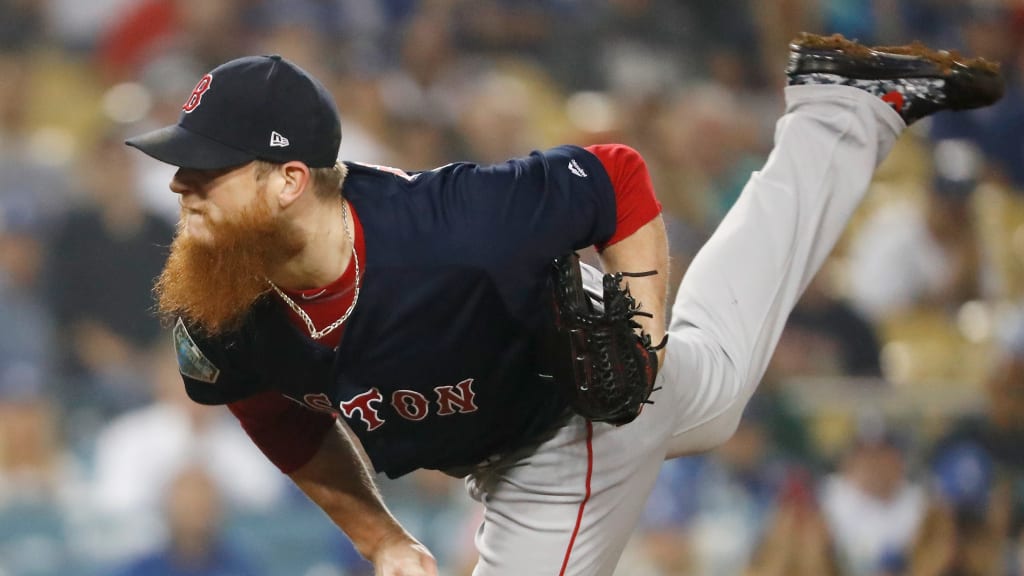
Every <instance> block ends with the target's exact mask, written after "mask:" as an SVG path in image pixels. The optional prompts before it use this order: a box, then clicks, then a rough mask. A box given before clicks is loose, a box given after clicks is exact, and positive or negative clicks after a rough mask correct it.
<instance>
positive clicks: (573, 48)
mask: <svg viewBox="0 0 1024 576" xmlns="http://www.w3.org/2000/svg"><path fill="white" fill-rule="evenodd" d="M802 30H807V31H814V32H820V33H831V32H841V33H843V34H845V35H847V36H848V37H854V38H857V39H859V40H861V41H864V42H868V43H873V44H895V43H905V42H907V41H910V40H913V39H920V40H922V41H925V42H927V43H930V44H933V45H936V46H941V47H948V48H956V49H962V50H964V51H966V52H969V53H971V54H977V55H982V56H986V57H989V58H991V59H995V60H999V61H1001V62H1003V66H1004V71H1005V74H1006V76H1007V79H1008V82H1009V92H1008V94H1007V96H1006V98H1005V99H1004V100H1003V101H1002V102H1001V103H1000V104H998V105H997V106H995V107H993V108H991V109H986V110H982V111H978V112H974V113H970V114H962V115H951V114H941V115H939V116H936V117H935V118H934V119H932V120H931V121H928V122H923V123H920V124H919V125H915V127H914V128H913V129H912V130H910V131H909V132H908V133H907V134H905V136H904V137H903V138H902V139H901V140H900V142H899V144H898V146H897V148H896V150H895V151H894V153H893V154H892V156H891V158H889V160H887V161H886V163H885V165H884V166H883V167H882V169H881V170H880V171H879V173H878V175H877V178H876V179H875V181H874V184H873V186H872V190H871V192H870V194H869V198H868V200H867V202H866V203H865V204H864V206H863V208H862V209H861V210H860V212H859V213H858V215H857V217H856V219H855V222H854V223H853V225H852V226H851V228H850V230H849V232H848V234H847V235H846V236H845V237H844V239H843V240H842V242H841V244H840V246H839V247H838V249H837V250H836V252H835V254H834V255H833V257H832V258H831V259H830V261H829V263H828V265H827V267H826V268H825V270H823V272H822V273H821V275H820V276H819V277H818V278H817V279H816V280H815V282H814V284H813V286H812V287H811V289H810V290H809V291H808V294H807V295H806V296H805V297H804V299H803V300H802V301H801V303H800V305H799V308H798V310H797V311H796V312H795V313H794V315H793V318H792V320H791V322H790V324H789V326H788V328H787V330H786V333H785V335H784V337H783V340H782V342H781V344H780V346H779V350H778V352H777V354H776V357H775V359H774V360H773V362H772V365H771V368H770V370H769V373H768V374H767V376H766V378H765V381H764V383H763V384H762V387H761V389H760V390H759V392H758V393H757V395H756V396H755V398H754V401H753V402H752V404H751V406H750V408H749V409H748V414H747V417H746V419H745V420H744V424H743V425H742V426H741V428H740V430H739V431H738V433H737V435H736V437H735V438H734V439H733V440H732V441H731V442H730V443H729V444H727V445H726V446H724V447H722V448H721V449H719V450H716V451H715V452H713V453H711V454H707V455H702V456H699V457H694V458H688V459H683V460H677V461H672V462H669V463H666V464H665V467H664V472H663V474H662V477H661V478H660V480H659V483H658V486H657V487H656V490H655V493H654V495H653V496H652V498H651V500H650V505H649V509H648V511H647V512H646V513H645V515H644V518H643V522H642V524H641V526H640V527H639V529H638V530H637V532H636V535H635V538H634V539H633V541H632V542H631V544H630V546H629V548H628V550H627V552H626V555H625V556H624V558H623V560H622V562H621V563H620V569H619V572H618V573H617V574H620V575H622V576H656V575H677V574H698V575H741V574H744V575H780V576H781V575H807V576H811V575H814V576H819V575H839V574H842V575H855V576H869V575H870V576H875V575H878V576H880V575H889V576H897V575H911V574H912V575H914V576H919V575H921V576H923V575H936V576H939V575H952V574H972V575H1017V576H1019V575H1021V574H1024V536H1022V534H1024V532H1022V525H1024V315H1022V314H1021V311H1022V308H1021V305H1022V304H1024V300H1022V298H1024V196H1022V192H1024V97H1022V92H1021V84H1020V78H1021V65H1022V63H1024V58H1022V57H1021V56H1022V55H1024V44H1022V38H1024V37H1022V32H1024V3H1022V2H1019V1H1015V0H1005V1H1003V0H990V1H972V0H769V1H762V2H757V1H754V0H716V1H714V2H710V1H704V0H699V1H698V0H693V1H684V0H590V1H588V0H472V1H470V0H378V1H374V0H92V1H90V2H84V1H81V0H0V150H2V154H0V575H3V576H43V575H56V574H75V575H86V576H93V575H106V574H119V575H120V574H123V575H143V574H147V575H149V574H160V575H164V574H189V575H214V574H216V575H228V574H237V575H265V576H273V575H300V576H331V575H334V576H339V575H361V574H369V573H371V572H370V571H368V568H367V565H366V564H365V563H363V562H361V561H360V560H359V558H358V557H357V556H356V555H355V554H354V553H353V551H352V549H351V547H350V546H349V545H348V544H347V542H346V541H345V538H344V537H343V536H342V535H341V534H340V533H339V532H337V531H336V530H334V529H333V528H332V527H331V526H330V525H329V524H328V522H327V521H326V519H325V518H324V517H323V516H322V515H321V514H320V512H319V511H318V510H317V509H315V508H314V507H313V506H312V505H310V504H309V503H308V502H307V501H306V500H305V499H304V498H303V497H302V496H301V495H299V494H298V493H297V491H296V490H295V489H293V488H292V487H290V486H289V485H288V483H287V479H286V478H285V477H283V476H282V475H281V474H280V473H279V472H277V470H276V469H274V468H273V467H271V466H270V465H269V464H267V463H266V462H264V461H263V458H262V456H261V455H260V454H259V453H258V452H257V451H256V450H255V449H254V448H253V447H252V446H251V445H250V444H249V441H248V439H247V438H246V437H245V435H244V433H243V432H241V430H240V428H239V427H238V426H237V424H236V423H235V421H234V420H233V419H232V417H231V416H230V414H228V413H227V412H226V411H222V410H217V409H209V408H201V407H198V406H194V405H191V404H190V403H189V402H188V401H187V399H185V398H184V397H183V392H182V390H181V385H180V381H179V380H178V377H177V373H176V365H175V361H174V357H173V352H172V347H171V345H170V343H169V342H168V338H167V334H166V332H165V331H164V330H163V329H162V328H161V327H160V326H159V324H158V323H157V322H156V321H155V320H154V318H153V317H152V315H151V314H150V312H149V309H150V306H151V301H150V286H151V282H152V279H153V277H154V276H155V274H156V273H157V272H158V270H159V269H160V268H161V266H162V264H163V259H164V257H165V249H166V246H167V245H168V244H169V242H170V238H171V235H172V233H173V226H174V222H175V220H176V208H177V204H176V198H175V197H174V195H173V194H171V193H170V192H169V191H168V189H167V182H168V180H169V178H170V175H171V173H172V172H171V170H170V169H169V168H168V167H166V166H161V165H159V164H157V163H156V162H155V161H151V160H149V159H147V158H144V157H142V156H141V155H140V154H135V153H130V152H129V151H128V150H127V149H126V148H125V147H124V146H123V145H122V144H121V142H122V140H123V138H124V137H125V135H126V134H132V133H137V132H140V131H142V130H145V129H147V128H149V127H153V126H156V125H163V124H166V123H170V122H172V121H174V119H175V118H176V117H177V114H178V111H179V109H180V106H181V103H182V102H183V101H184V100H185V98H186V97H187V96H188V94H189V92H190V90H191V89H192V86H193V85H194V84H195V82H196V80H197V79H198V78H199V77H200V76H201V75H202V74H203V73H205V72H206V71H207V70H209V69H210V68H212V67H213V66H215V65H216V64H219V63H221V62H223V61H225V60H227V59H230V58H233V57H236V56H240V55H243V54H249V53H279V54H282V55H284V56H286V57H287V58H289V59H292V60H293V61H295V62H297V63H298V64H300V65H301V66H303V67H305V68H306V69H308V70H310V71H311V72H313V73H314V74H316V75H317V76H318V77H319V78H321V79H322V80H323V81H324V82H325V83H326V84H328V85H329V87H330V88H331V90H332V91H333V92H334V94H335V96H336V98H337V101H338V104H339V108H340V110H341V112H342V116H343V125H344V128H343V129H344V140H343V142H342V153H341V156H342V158H343V159H347V160H358V161H363V162H370V163H377V164H384V165H393V166H400V167H402V168H405V169H426V168H430V167H434V166H438V165H441V164H445V163H448V162H450V161H454V160H469V161H477V162H495V161H502V160H504V159H506V158H508V157H511V156H515V155H521V154H525V153H528V152H529V151H530V150H531V149H535V148H543V147H547V146H552V145H556V144H561V143H575V144H590V143H595V142H602V141H620V142H625V143H628V144H630V145H632V146H634V147H636V148H637V149H639V150H640V151H641V152H642V153H643V154H644V156H645V157H646V159H647V160H648V162H649V166H650V169H651V171H652V174H653V176H654V179H655V183H656V187H657V190H658V194H659V197H660V199H661V202H662V203H663V204H664V207H665V210H666V212H665V214H666V218H667V220H668V222H669V228H670V234H671V242H672V246H671V248H672V257H673V265H674V270H673V274H674V275H675V277H676V278H678V277H679V276H680V275H681V274H682V273H683V272H684V271H685V269H686V265H687V263H688V262H689V261H690V259H691V257H692V256H693V254H694V252H695V251H696V250H697V248H698V247H699V246H700V245H701V243H702V242H703V240H704V239H706V238H707V236H708V234H709V233H710V232H711V231H712V230H713V229H714V227H715V225H716V224H717V222H718V221H719V219H720V218H721V216H722V215H723V213H724V211H725V210H727V209H728V207H729V206H730V204H731V202H732V201H733V200H734V199H735V197H736V195H737V194H738V192H739V190H740V189H741V187H742V185H743V183H744V182H745V180H746V178H747V176H748V175H749V173H750V172H751V170H754V169H757V167H758V166H759V165H760V163H762V162H763V161H764V159H765V157H766V154H767V152H768V151H769V150H770V146H771V137H772V129H773V123H774V121H775V119H776V118H777V117H778V116H779V114H780V113H781V111H782V102H781V94H782V86H783V85H784V76H783V74H782V69H783V67H784V65H785V58H786V45H787V42H788V40H789V39H790V38H791V37H793V36H794V35H795V34H796V33H798V32H799V31H802ZM381 486H382V490H383V492H384V493H385V496H386V499H387V501H388V503H389V505H390V506H391V507H392V508H393V509H394V510H395V512H396V513H397V514H398V516H399V517H400V518H401V519H402V520H403V522H405V523H406V525H407V526H408V527H409V529H410V530H411V531H412V532H413V533H414V534H415V535H416V536H418V537H419V538H421V539H422V540H423V541H424V542H425V543H426V544H427V545H428V546H429V547H430V548H431V549H432V550H433V552H434V553H435V554H436V555H437V557H438V559H439V561H440V563H441V565H442V568H443V571H444V573H445V574H448V575H462V574H469V572H470V570H471V566H472V564H473V561H474V554H475V553H474V552H473V547H472V538H473V533H474V530H475V529H476V526H477V524H478V513H479V511H478V510H477V509H476V508H475V507H474V506H473V505H471V502H470V501H469V499H468V498H466V497H465V495H464V494H463V493H462V487H461V484H460V483H459V482H458V481H456V480H453V479H450V478H448V477H446V476H443V475H441V474H438V473H429V472H424V473H417V474H413V475H410V476H408V477H405V478H402V479H400V480H398V481H386V480H382V484H381Z"/></svg>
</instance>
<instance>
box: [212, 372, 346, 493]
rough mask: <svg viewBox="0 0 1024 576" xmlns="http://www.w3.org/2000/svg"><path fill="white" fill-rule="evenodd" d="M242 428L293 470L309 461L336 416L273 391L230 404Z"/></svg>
mask: <svg viewBox="0 0 1024 576" xmlns="http://www.w3.org/2000/svg"><path fill="white" fill-rule="evenodd" d="M228 409H229V410H231V413H232V414H234V415H235V417H236V418H238V421H239V422H240V423H241V425H242V429H244V430H245V433H246V434H248V435H249V438H250V439H252V441H253V443H254V444H255V445H256V446H257V447H258V448H259V449H260V450H261V451H262V452H263V454H264V455H265V456H266V457H267V459H268V460H270V461H271V462H272V463H273V464H274V465H275V466H277V467H278V469H280V470H281V472H283V473H285V474H290V473H292V472H294V471H295V470H298V469H299V468H301V467H302V466H303V465H304V464H305V463H306V462H309V460H310V459H312V458H313V455H315V454H316V452H317V450H318V449H319V448H320V444H321V443H322V442H323V439H324V437H325V436H326V435H327V433H328V432H329V431H330V430H331V429H332V428H333V427H334V425H335V417H334V416H332V415H330V414H326V413H323V412H314V411H313V410H309V409H308V408H304V407H302V406H300V405H298V404H297V403H295V402H293V401H291V400H289V399H287V398H285V397H284V396H282V395H281V394H279V393H277V392H274V391H271V392H264V393H262V394H258V395H256V396H252V397H250V398H245V399H242V400H238V401H235V402H232V403H230V404H228Z"/></svg>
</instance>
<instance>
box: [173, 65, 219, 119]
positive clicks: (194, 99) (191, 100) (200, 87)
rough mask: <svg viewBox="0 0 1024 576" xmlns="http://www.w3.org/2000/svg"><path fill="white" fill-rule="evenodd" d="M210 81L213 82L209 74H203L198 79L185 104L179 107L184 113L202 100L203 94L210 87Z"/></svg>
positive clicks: (195, 106)
mask: <svg viewBox="0 0 1024 576" xmlns="http://www.w3.org/2000/svg"><path fill="white" fill-rule="evenodd" d="M211 83H213V76H210V75H209V74H207V75H206V76H203V77H202V79H201V80H199V83H198V84H196V87H195V88H193V89H192V95H191V96H189V97H188V100H187V101H186V102H185V105H184V106H182V107H181V109H182V110H184V111H185V113H186V114H188V113H189V112H191V111H193V110H195V109H196V108H198V107H199V103H200V102H202V100H203V94H206V91H207V90H209V89H210V84H211Z"/></svg>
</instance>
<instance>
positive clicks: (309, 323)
mask: <svg viewBox="0 0 1024 576" xmlns="http://www.w3.org/2000/svg"><path fill="white" fill-rule="evenodd" d="M341 215H342V218H343V220H344V222H345V235H346V236H348V241H349V243H350V244H352V261H353V262H354V263H355V267H356V288H355V293H354V294H353V295H352V303H351V304H349V307H348V310H345V313H344V314H342V315H341V318H338V319H337V320H335V321H334V322H332V323H331V325H330V326H327V327H326V328H324V329H323V330H317V329H316V326H314V325H313V319H312V318H310V317H309V314H306V311H305V310H303V309H302V308H301V307H300V306H299V305H298V304H296V303H295V301H294V300H292V299H291V298H289V297H288V295H287V294H285V293H284V291H283V290H281V289H280V288H278V287H277V284H274V283H273V282H271V281H270V279H269V278H268V279H267V282H268V283H269V284H270V287H271V288H273V289H274V292H277V295H278V296H280V297H281V299H282V300H284V303H285V304H287V305H288V307H289V308H291V309H292V312H295V313H296V314H298V315H299V318H302V321H303V322H305V323H306V329H307V330H309V335H310V337H311V338H313V340H319V339H321V338H323V337H324V336H327V335H328V334H330V333H331V332H334V331H335V330H336V329H337V328H338V326H341V325H342V324H344V323H345V320H348V317H349V315H351V314H352V310H354V309H355V307H356V302H357V301H358V300H359V254H358V252H357V251H356V241H355V237H354V235H353V234H352V229H351V228H349V225H348V202H345V201H344V200H343V201H342V203H341Z"/></svg>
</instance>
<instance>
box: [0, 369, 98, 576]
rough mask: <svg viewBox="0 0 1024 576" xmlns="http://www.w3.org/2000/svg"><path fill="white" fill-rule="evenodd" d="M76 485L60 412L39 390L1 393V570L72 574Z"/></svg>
mask: <svg viewBox="0 0 1024 576" xmlns="http://www.w3.org/2000/svg"><path fill="white" fill-rule="evenodd" d="M78 485H80V482H79V474H78V470H77V467H76V466H75V463H74V461H73V459H72V458H71V457H70V456H69V455H68V453H67V452H66V451H65V450H64V447H63V445H62V443H61V438H60V433H59V429H58V409H57V407H56V406H54V405H53V403H52V402H51V400H50V399H49V398H48V397H47V396H46V395H45V394H43V393H42V392H41V390H39V389H35V388H32V387H24V388H20V389H12V388H10V387H7V388H6V389H4V390H0V571H2V570H11V572H5V574H8V573H9V574H16V575H20V574H26V575H33V576H50V575H53V576H56V575H58V574H67V573H69V572H70V571H73V565H74V561H73V560H72V557H71V554H70V553H71V548H70V546H69V539H68V534H67V522H66V517H67V515H68V511H69V510H72V509H73V508H72V506H73V504H74V502H75V500H76V496H77V495H76V494H75V493H74V489H75V488H76V487H77V486H78Z"/></svg>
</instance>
